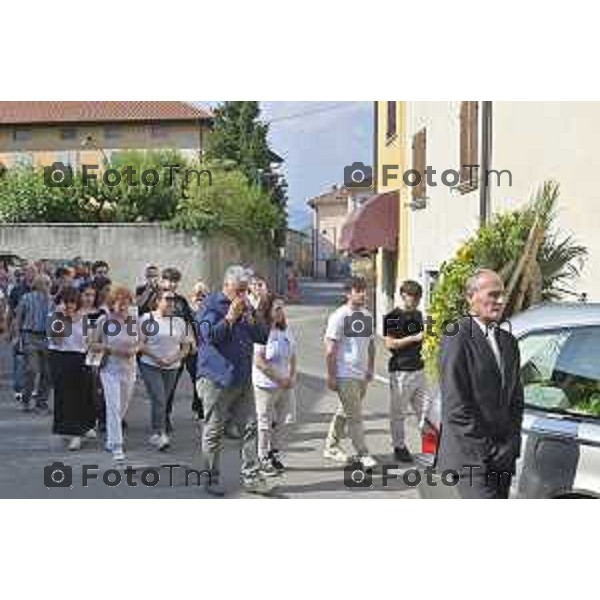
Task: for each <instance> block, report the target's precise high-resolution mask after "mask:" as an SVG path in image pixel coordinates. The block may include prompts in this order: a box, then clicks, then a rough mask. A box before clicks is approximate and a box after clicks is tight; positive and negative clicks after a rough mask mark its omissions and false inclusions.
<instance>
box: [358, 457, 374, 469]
mask: <svg viewBox="0 0 600 600" xmlns="http://www.w3.org/2000/svg"><path fill="white" fill-rule="evenodd" d="M357 461H358V462H359V463H360V464H361V465H362V466H363V467H364V468H365V469H374V468H375V467H376V466H377V464H378V463H377V461H376V460H375V459H374V458H373V457H372V456H370V455H369V454H365V455H364V456H359V457H357Z"/></svg>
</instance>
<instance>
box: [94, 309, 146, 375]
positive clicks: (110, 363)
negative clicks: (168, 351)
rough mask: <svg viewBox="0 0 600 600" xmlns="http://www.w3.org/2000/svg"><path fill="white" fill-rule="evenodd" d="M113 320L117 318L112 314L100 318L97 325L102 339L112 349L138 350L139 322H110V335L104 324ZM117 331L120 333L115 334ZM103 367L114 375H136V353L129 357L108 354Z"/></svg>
mask: <svg viewBox="0 0 600 600" xmlns="http://www.w3.org/2000/svg"><path fill="white" fill-rule="evenodd" d="M113 320H116V319H115V317H114V316H113V315H112V314H109V315H107V316H102V317H100V318H99V319H98V323H97V325H96V327H97V329H98V331H99V334H98V335H99V336H100V339H101V341H102V342H103V343H104V344H106V345H107V346H108V347H109V349H111V350H116V349H119V350H137V345H138V343H139V333H138V327H137V322H133V323H131V322H130V324H129V326H128V325H127V323H123V322H120V327H117V326H116V324H115V323H113V322H109V323H108V328H107V329H108V332H110V334H111V335H109V334H108V333H107V332H105V331H104V324H105V323H107V321H113ZM128 330H129V331H128ZM117 331H118V333H117V334H116V335H114V334H115V333H116V332H117ZM103 368H104V370H105V371H106V372H107V373H112V374H114V375H122V374H127V375H128V376H135V354H133V355H132V356H129V357H124V356H116V355H115V354H108V356H107V357H106V363H105V365H104V367H103Z"/></svg>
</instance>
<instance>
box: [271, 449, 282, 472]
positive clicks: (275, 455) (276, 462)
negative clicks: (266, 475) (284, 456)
mask: <svg viewBox="0 0 600 600" xmlns="http://www.w3.org/2000/svg"><path fill="white" fill-rule="evenodd" d="M269 461H270V462H271V466H272V467H273V468H274V469H275V470H276V471H279V472H280V473H281V472H282V471H285V465H284V464H283V463H282V462H281V459H280V458H279V452H277V450H271V452H269Z"/></svg>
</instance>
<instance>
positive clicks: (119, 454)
mask: <svg viewBox="0 0 600 600" xmlns="http://www.w3.org/2000/svg"><path fill="white" fill-rule="evenodd" d="M113 460H115V461H118V462H121V461H123V460H125V453H124V452H123V450H120V449H118V450H114V451H113Z"/></svg>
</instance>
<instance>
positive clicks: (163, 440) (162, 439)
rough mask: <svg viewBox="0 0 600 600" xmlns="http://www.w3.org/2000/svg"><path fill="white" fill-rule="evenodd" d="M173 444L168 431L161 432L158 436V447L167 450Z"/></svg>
mask: <svg viewBox="0 0 600 600" xmlns="http://www.w3.org/2000/svg"><path fill="white" fill-rule="evenodd" d="M170 445H171V440H170V438H169V436H168V435H167V434H166V433H161V434H160V436H159V438H158V449H159V450H166V449H167V448H168V447H169V446H170Z"/></svg>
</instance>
